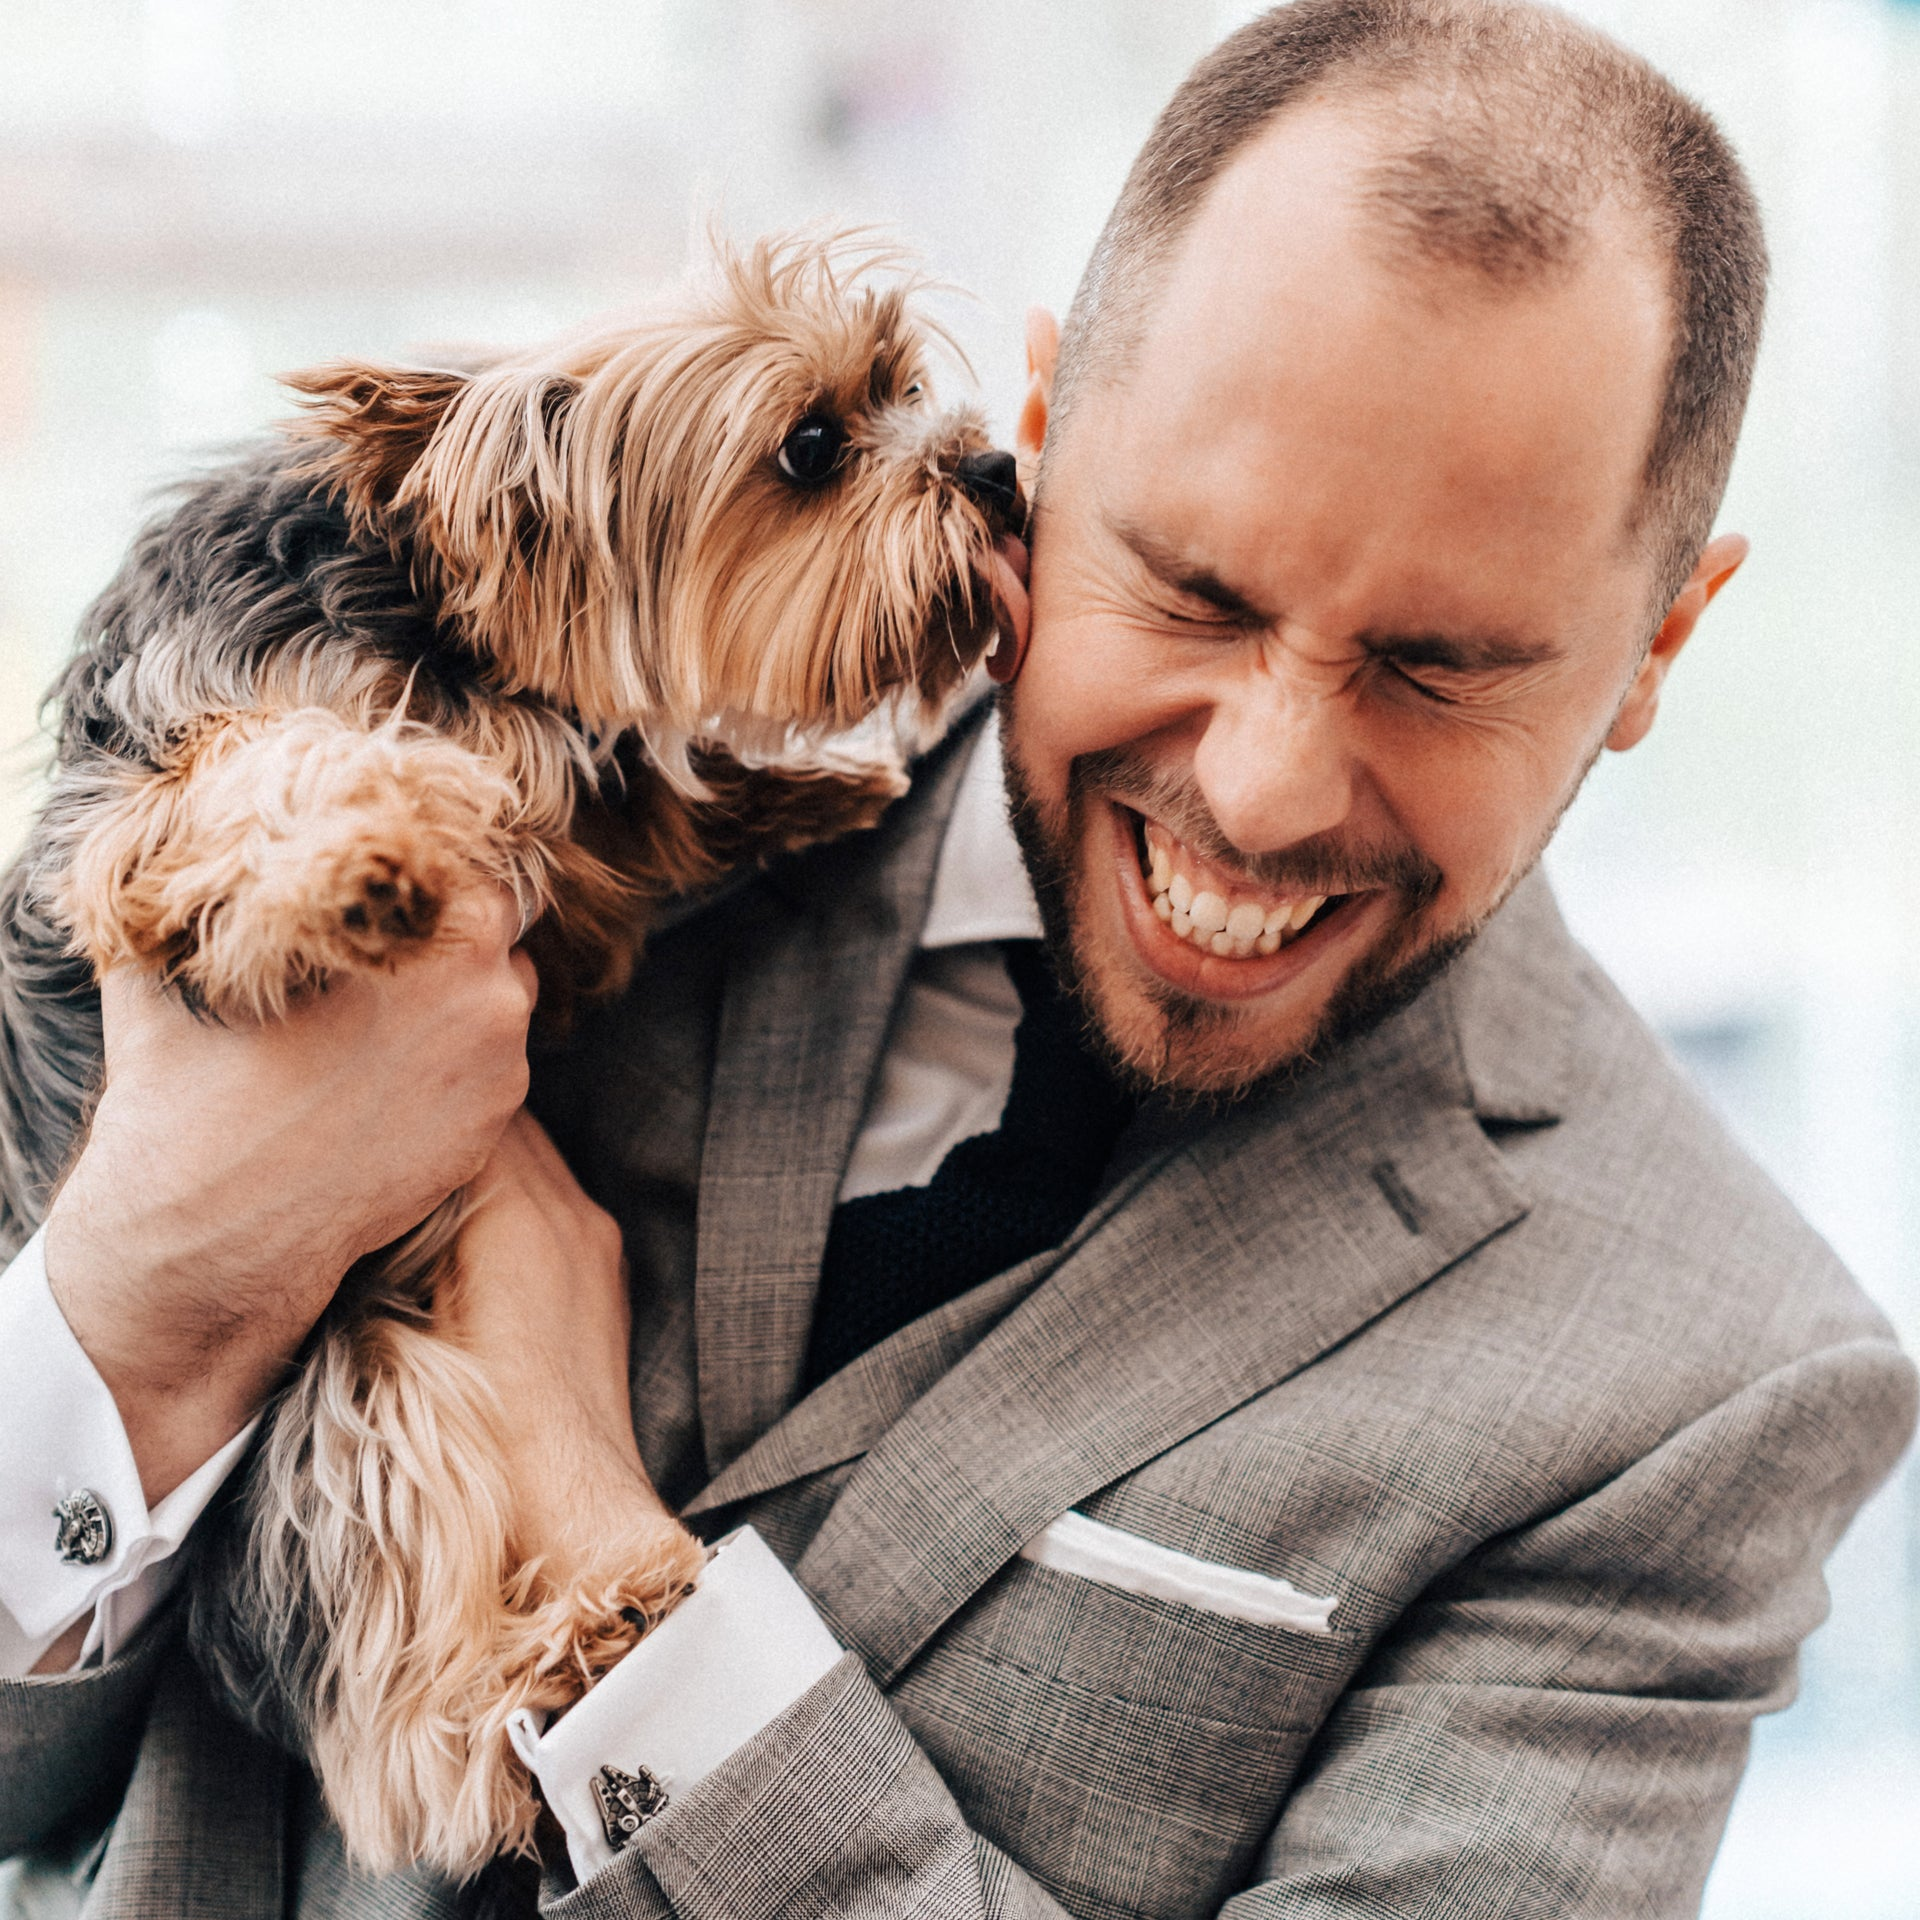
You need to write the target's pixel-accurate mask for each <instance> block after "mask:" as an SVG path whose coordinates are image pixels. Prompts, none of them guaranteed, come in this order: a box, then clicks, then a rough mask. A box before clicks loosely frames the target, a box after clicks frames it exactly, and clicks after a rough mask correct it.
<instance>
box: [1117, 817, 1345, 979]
mask: <svg viewBox="0 0 1920 1920" xmlns="http://www.w3.org/2000/svg"><path fill="white" fill-rule="evenodd" d="M1132 820H1133V826H1134V842H1135V851H1136V853H1137V854H1138V857H1139V861H1140V874H1141V878H1142V880H1143V882H1144V883H1145V886H1146V891H1147V898H1148V900H1149V901H1150V902H1151V904H1152V907H1153V912H1154V915H1155V917H1156V918H1157V919H1158V920H1159V922H1160V924H1161V925H1162V926H1164V927H1165V928H1166V929H1167V931H1168V932H1169V933H1171V934H1173V935H1174V937H1175V938H1176V939H1180V940H1184V941H1186V942H1187V944H1188V945H1190V946H1192V947H1193V948H1195V949H1196V950H1197V951H1198V952H1201V953H1205V954H1210V955H1212V956H1213V957H1214V958H1215V959H1219V960H1252V959H1255V958H1259V959H1268V958H1271V957H1272V956H1273V955H1274V954H1276V953H1278V952H1280V951H1281V949H1282V948H1284V947H1287V946H1291V945H1292V944H1293V943H1294V942H1295V941H1296V940H1300V939H1302V938H1304V937H1305V936H1306V935H1307V934H1309V933H1311V932H1312V931H1313V930H1314V929H1315V928H1317V927H1318V926H1320V925H1321V924H1322V923H1323V922H1324V921H1326V920H1327V919H1329V918H1331V917H1332V916H1333V915H1334V914H1336V913H1337V912H1339V910H1340V909H1341V908H1342V907H1343V906H1344V905H1345V904H1346V903H1347V902H1348V901H1349V900H1350V899H1352V898H1353V897H1354V896H1353V895H1351V894H1343V893H1335V894H1325V893H1305V892H1300V891H1297V890H1292V891H1290V890H1286V889H1279V888H1272V887H1264V886H1262V885H1260V884H1259V883H1258V882H1256V881H1254V880H1252V879H1250V878H1249V877H1248V876H1247V875H1245V874H1242V873H1236V872H1234V871H1233V870H1232V869H1231V868H1227V867H1223V866H1221V865H1220V864H1219V863H1218V862H1217V861H1213V860H1209V859H1207V858H1206V857H1205V856H1204V855H1202V854H1200V853H1197V852H1195V851H1194V849H1193V848H1191V847H1189V846H1188V845H1187V844H1186V843H1185V842H1184V841H1181V840H1178V839H1176V838H1175V837H1174V836H1173V835H1172V834H1171V833H1169V832H1168V831H1167V829H1166V828H1165V827H1163V826H1161V825H1160V824H1159V822H1158V821H1154V820H1148V819H1146V818H1145V817H1144V816H1142V815H1139V814H1133V815H1132Z"/></svg>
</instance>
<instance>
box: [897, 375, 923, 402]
mask: <svg viewBox="0 0 1920 1920" xmlns="http://www.w3.org/2000/svg"><path fill="white" fill-rule="evenodd" d="M900 398H901V399H902V400H918V399H919V398H920V382H919V381H918V380H916V381H915V382H914V383H913V385H912V386H910V387H909V388H908V389H907V390H906V392H905V393H903V394H902V395H901V396H900Z"/></svg>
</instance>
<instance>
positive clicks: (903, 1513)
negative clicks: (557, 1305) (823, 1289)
mask: <svg viewBox="0 0 1920 1920" xmlns="http://www.w3.org/2000/svg"><path fill="white" fill-rule="evenodd" d="M1524 1211H1525V1205H1524V1202H1523V1200H1522V1198H1521V1196H1520V1194H1519V1193H1518V1192H1517V1190H1516V1189H1515V1188H1514V1186H1513V1184H1512V1182H1511V1180H1510V1179H1509V1177H1508V1175H1507V1173H1506V1170H1505V1168H1504V1166H1503V1165H1502V1163H1501V1161H1500V1158H1499V1155H1498V1153H1497V1152H1496V1150H1495V1149H1494V1148H1493V1147H1492V1146H1491V1145H1489V1143H1488V1141H1487V1139H1486V1137H1485V1135H1484V1134H1483V1133H1482V1131H1481V1128H1480V1126H1479V1123H1478V1121H1477V1120H1476V1118H1475V1116H1474V1113H1473V1110H1472V1107H1471V1104H1470V1099H1469V1092H1468V1087H1467V1083H1466V1078H1465V1074H1464V1071H1463V1069H1462V1066H1461V1061H1460V1055H1459V1049H1458V1045H1457V1042H1456V1040H1455V1035H1454V1025H1453V1017H1452V1010H1451V1000H1450V992H1449V989H1448V987H1447V986H1446V985H1444V984H1443V985H1441V986H1439V987H1436V988H1434V989H1431V990H1430V991H1429V992H1428V993H1427V994H1426V995H1424V996H1423V997H1422V998H1421V1000H1419V1001H1418V1002H1416V1003H1415V1005H1414V1006H1413V1007H1411V1008H1409V1009H1408V1010H1407V1011H1406V1012H1405V1013H1403V1014H1401V1015H1399V1016H1398V1017H1396V1018H1395V1019H1394V1020H1392V1021H1390V1022H1389V1023H1388V1024H1387V1025H1386V1026H1384V1027H1383V1028H1381V1029H1380V1030H1379V1031H1378V1032H1376V1033H1375V1034H1373V1035H1371V1036H1370V1037H1369V1038H1368V1039H1366V1040H1365V1041H1362V1042H1361V1043H1359V1044H1358V1045H1356V1046H1354V1047H1351V1048H1349V1049H1347V1050H1346V1051H1345V1052H1344V1053H1343V1054H1341V1055H1340V1056H1338V1057H1337V1058H1336V1060H1335V1061H1334V1062H1333V1063H1332V1064H1330V1065H1329V1066H1327V1067H1325V1068H1322V1069H1320V1070H1318V1071H1317V1072H1315V1073H1314V1074H1312V1075H1310V1076H1308V1077H1307V1078H1306V1079H1304V1080H1302V1081H1301V1082H1298V1083H1296V1084H1295V1085H1294V1086H1292V1087H1290V1088H1286V1089H1283V1090H1281V1091H1280V1092H1278V1093H1276V1094H1273V1095H1272V1096H1270V1097H1268V1098H1267V1099H1265V1100H1263V1101H1261V1102H1260V1103H1258V1104H1257V1105H1254V1106H1250V1107H1249V1108H1248V1109H1246V1110H1244V1111H1242V1112H1241V1113H1239V1114H1238V1115H1236V1116H1234V1117H1233V1118H1231V1119H1229V1120H1227V1121H1225V1122H1224V1123H1221V1124H1218V1125H1215V1126H1213V1127H1210V1128H1207V1129H1205V1130H1204V1131H1202V1132H1200V1133H1199V1134H1198V1136H1197V1137H1195V1138H1193V1139H1192V1140H1190V1141H1189V1142H1188V1143H1187V1144H1186V1145H1184V1146H1181V1147H1178V1148H1176V1149H1175V1150H1174V1151H1172V1152H1171V1153H1170V1154H1169V1155H1168V1156H1166V1157H1165V1158H1163V1159H1162V1160H1160V1161H1159V1162H1157V1163H1155V1164H1153V1165H1150V1166H1149V1167H1147V1168H1145V1169H1143V1170H1142V1172H1141V1173H1140V1175H1139V1176H1138V1177H1137V1186H1136V1189H1135V1190H1134V1191H1133V1192H1131V1193H1130V1194H1128V1193H1122V1194H1120V1195H1117V1196H1115V1197H1114V1203H1113V1204H1110V1205H1108V1206H1107V1207H1105V1208H1103V1209H1101V1210H1100V1212H1099V1215H1098V1217H1097V1218H1096V1219H1095V1220H1093V1221H1092V1222H1091V1223H1089V1224H1088V1225H1087V1226H1085V1227H1083V1230H1082V1232H1081V1234H1080V1235H1078V1236H1076V1239H1075V1240H1074V1241H1073V1242H1071V1243H1069V1247H1068V1249H1067V1251H1066V1253H1065V1255H1064V1257H1063V1258H1061V1259H1060V1261H1059V1264H1058V1266H1057V1268H1056V1269H1055V1271H1054V1272H1053V1273H1052V1274H1051V1276H1050V1278H1048V1280H1047V1282H1046V1284H1044V1285H1041V1286H1038V1287H1036V1288H1035V1289H1034V1290H1033V1291H1032V1292H1030V1293H1029V1294H1028V1295H1027V1297H1026V1299H1025V1300H1024V1301H1023V1302H1022V1303H1021V1304H1019V1305H1018V1306H1017V1307H1015V1308H1014V1310H1013V1311H1012V1312H1010V1313H1008V1314H1007V1315H1006V1317H1005V1318H1004V1319H1003V1320H1001V1322H1000V1323H999V1324H998V1325H997V1326H996V1327H994V1328H993V1330H992V1331H991V1332H990V1333H988V1334H987V1336H986V1337H985V1339H983V1340H982V1341H981V1342H980V1343H979V1345H978V1346H976V1347H975V1348H974V1349H973V1350H972V1352H971V1353H969V1354H967V1355H966V1357H965V1358H963V1359H961V1360H960V1361H959V1363H958V1364H957V1365H955V1366H954V1367H953V1368H952V1370H951V1371H950V1372H948V1373H947V1374H946V1375H945V1376H944V1377H943V1378H940V1379H938V1380H937V1381H936V1382H935V1384H933V1385H932V1386H931V1388H930V1389H929V1390H927V1391H926V1392H925V1393H924V1394H923V1395H922V1397H920V1398H919V1399H918V1400H917V1401H915V1402H914V1403H913V1404H912V1405H911V1406H910V1407H909V1408H908V1409H907V1410H906V1411H905V1412H904V1413H903V1414H902V1416H901V1417H900V1418H899V1420H898V1421H897V1424H894V1425H893V1426H892V1427H891V1429H890V1430H889V1431H886V1432H885V1434H884V1437H879V1438H878V1440H877V1444H876V1445H875V1446H874V1448H873V1450H872V1451H871V1452H869V1453H868V1454H867V1455H866V1457H865V1458H864V1459H863V1460H862V1461H861V1463H860V1465H859V1466H858V1467H856V1468H855V1470H854V1472H853V1474H852V1476H851V1477H850V1478H849V1480H848V1482H847V1484H846V1487H845V1488H844V1490H843V1491H842V1493H841V1495H840V1497H839V1499H838V1501H837V1502H836V1504H835V1506H834V1508H833V1510H832V1512H831V1513H830V1514H829V1515H828V1517H827V1519H826V1521H825V1522H824V1524H823V1525H822V1527H821V1529H820V1531H819V1533H818V1534H817V1535H816V1536H815V1538H814V1540H813V1542H812V1544H811V1545H810V1546H809V1548H808V1550H807V1552H806V1554H805V1556H804V1557H803V1559H802V1560H801V1563H800V1565H799V1568H798V1573H799V1577H800V1579H801V1580H802V1582H803V1583H804V1584H805V1585H806V1586H807V1587H808V1588H809V1590H810V1591H811V1592H812V1594H813V1596H814V1598H815V1599H816V1601H817V1602H818V1603H819V1605H820V1607H821V1609H822V1611H823V1612H824V1613H825V1614H826V1615H827V1617H828V1618H829V1619H830V1621H831V1622H832V1623H833V1625H834V1626H835V1627H836V1629H837V1630H838V1631H839V1633H840V1635H841V1637H842V1639H843V1640H845V1642H846V1643H847V1644H848V1645H849V1646H851V1647H853V1648H855V1649H857V1650H858V1651H859V1652H860V1653H861V1654H862V1656H863V1657H864V1658H865V1659H866V1661H867V1663H868V1666H869V1667H870V1668H871V1670H872V1671H873V1672H874V1674H875V1675H876V1677H877V1678H879V1679H880V1680H881V1681H882V1683H883V1684H884V1683H885V1682H887V1681H890V1680H891V1679H892V1678H893V1677H894V1676H895V1675H896V1674H898V1673H899V1672H900V1670H901V1669H902V1668H903V1667H904V1666H905V1665H906V1664H907V1662H908V1661H910V1660H911V1659H912V1658H913V1656H914V1655H915V1654H916V1653H917V1652H918V1651H919V1649H920V1648H921V1647H922V1646H923V1645H924V1644H925V1643H926V1641H927V1639H928V1638H929V1637H930V1636H931V1635H932V1634H933V1633H934V1632H936V1631H937V1630H938V1629H939V1627H940V1626H941V1625H942V1624H943V1623H944V1622H945V1621H946V1620H947V1619H948V1617H949V1616H950V1615H951V1614H952V1613H953V1612H954V1611H955V1610H956V1609H957V1608H959V1607H960V1606H961V1605H963V1604H964V1603H965V1602H966V1601H967V1600H968V1599H969V1598H970V1597H971V1596H972V1595H973V1594H974V1593H975V1592H977V1591H978V1590H979V1588H980V1587H981V1586H982V1585H983V1584H984V1583H985V1582H986V1581H987V1580H988V1579H989V1578H991V1577H992V1575H993V1574H994V1573H995V1572H996V1571H997V1570H998V1568H999V1567H1000V1566H1002V1565H1003V1564H1004V1563H1005V1562H1006V1561H1007V1560H1008V1559H1010V1558H1011V1557H1012V1556H1013V1555H1014V1554H1015V1553H1017V1552H1018V1550H1019V1549H1020V1547H1021V1546H1022V1545H1023V1544H1025V1542H1026V1541H1028V1540H1030V1539H1031V1538H1033V1536H1034V1535H1035V1534H1037V1533H1039V1532H1040V1531H1041V1530H1042V1529H1043V1528H1044V1527H1045V1526H1046V1525H1047V1524H1048V1523H1049V1522H1050V1521H1052V1520H1053V1519H1055V1518H1056V1517H1058V1515H1060V1514H1061V1513H1063V1512H1065V1511H1066V1510H1067V1509H1068V1508H1070V1507H1072V1506H1073V1505H1074V1504H1075V1503H1076V1502H1078V1501H1080V1500H1083V1499H1085V1498H1086V1497H1087V1496H1088V1495H1089V1494H1091V1493H1093V1492H1095V1491H1096V1490H1097V1489H1099V1488H1100V1487H1102V1486H1105V1485H1107V1484H1108V1483H1109V1482H1111V1481H1112V1480H1114V1479H1116V1478H1118V1477H1119V1476H1121V1475H1122V1474H1125V1473H1127V1472H1130V1471H1131V1470H1132V1469H1134V1468H1135V1467H1138V1466H1139V1465H1141V1464H1142V1463H1143V1462H1145V1461H1147V1460H1149V1459H1151V1458H1152V1457H1153V1456H1154V1455H1155V1454H1157V1453H1160V1452H1162V1451H1164V1450H1165V1449H1166V1448H1167V1447H1169V1446H1172V1445H1174V1444H1176V1443H1177V1442H1178V1441H1180V1440H1182V1439H1184V1438H1185V1437H1187V1436H1188V1435H1189V1434H1191V1433H1194V1432H1195V1431H1197V1430H1198V1429H1199V1428H1201V1427H1203V1426H1205V1425H1208V1424H1209V1423H1211V1422H1212V1421H1214V1420H1217V1419H1219V1418H1220V1417H1221V1416H1222V1415H1224V1414H1226V1413H1228V1412H1230V1411H1231V1410H1232V1409H1233V1408H1234V1407H1236V1406H1238V1405H1240V1404H1241V1403H1242V1402H1243V1401H1245V1400H1247V1399H1250V1398H1251V1397H1252V1396H1253V1395H1255V1394H1257V1393H1260V1392H1263V1391H1264V1390H1265V1389H1267V1388H1268V1387H1271V1386H1273V1385H1274V1384H1275V1383H1277V1382H1278V1381H1280V1380H1283V1379H1285V1378H1286V1377H1287V1376H1288V1375H1289V1374H1291V1373H1293V1372H1296V1371H1297V1370H1298V1369H1300V1368H1301V1367H1304V1366H1306V1365H1307V1364H1308V1363H1309V1362H1311V1361H1312V1360H1313V1359H1314V1358H1315V1357H1316V1356H1318V1355H1319V1354H1321V1353H1324V1352H1325V1351H1326V1350H1327V1349H1328V1348H1329V1347H1331V1346H1333V1345H1335V1344H1336V1343H1338V1342H1339V1341H1341V1340H1343V1339H1345V1338H1347V1337H1348V1336H1349V1335H1350V1334H1352V1333H1354V1332H1355V1331H1357V1330H1358V1329H1359V1328H1361V1327H1363V1326H1364V1325H1366V1323H1367V1322H1369V1321H1370V1320H1372V1319H1374V1318H1376V1317H1377V1316H1378V1315H1380V1314H1381V1313H1384V1312H1385V1311H1386V1310H1387V1309H1388V1308H1389V1307H1391V1306H1393V1305H1394V1303H1395V1302H1396V1301H1398V1300H1400V1299H1402V1298H1404V1297H1405V1296H1406V1295H1407V1294H1408V1293H1410V1292H1411V1291H1413V1290H1414V1289H1415V1288H1417V1287H1419V1286H1421V1285H1423V1284H1425V1283H1426V1282H1427V1281H1428V1280H1430V1279H1432V1278H1433V1277H1434V1275H1436V1274H1437V1273H1439V1272H1440V1271H1441V1270H1442V1269H1443V1268H1445V1267H1447V1266H1448V1265H1450V1264H1451V1263H1452V1262H1453V1261H1455V1260H1458V1259H1459V1258H1461V1257H1462V1256H1463V1255H1464V1254H1466V1253H1468V1252H1469V1251H1471V1250H1472V1249H1473V1248H1474V1247H1476V1246H1478V1245H1479V1244H1480V1243H1481V1242H1483V1241H1484V1240H1486V1239H1488V1238H1489V1237H1491V1236H1492V1235H1493V1234H1495V1233H1498V1232H1500V1231H1501V1230H1502V1229H1503V1228H1505V1227H1507V1226H1509V1225H1510V1224H1512V1222H1513V1221H1515V1220H1517V1219H1518V1218H1519V1217H1520V1216H1521V1215H1522V1213H1524ZM841 1457H842V1458H844V1457H845V1455H844V1454H843V1455H842V1456H841Z"/></svg>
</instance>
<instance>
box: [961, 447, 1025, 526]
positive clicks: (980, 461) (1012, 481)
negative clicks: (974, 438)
mask: <svg viewBox="0 0 1920 1920" xmlns="http://www.w3.org/2000/svg"><path fill="white" fill-rule="evenodd" d="M953 477H954V479H955V480H957V481H958V482H959V483H960V487H961V489H962V491H963V492H964V493H965V494H966V495H967V497H968V498H969V499H970V500H972V502H973V503H974V505H975V506H977V507H978V508H979V509H980V511H981V512H982V513H984V514H985V515H986V516H987V524H988V525H989V526H990V527H991V528H992V529H993V531H994V532H995V533H996V534H1001V533H1012V534H1025V532H1026V530H1027V502H1026V496H1025V495H1024V494H1023V493H1022V492H1021V491H1020V476H1019V472H1018V469H1017V468H1016V467H1015V465H1014V459H1013V455H1012V454H1010V453H1002V452H1001V451H1000V450H999V449H998V448H997V447H996V448H990V449H989V450H988V451H987V452H985V453H970V454H968V455H967V457H966V458H965V459H964V460H961V461H959V462H958V463H957V464H956V465H955V467H954V469H953Z"/></svg>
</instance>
